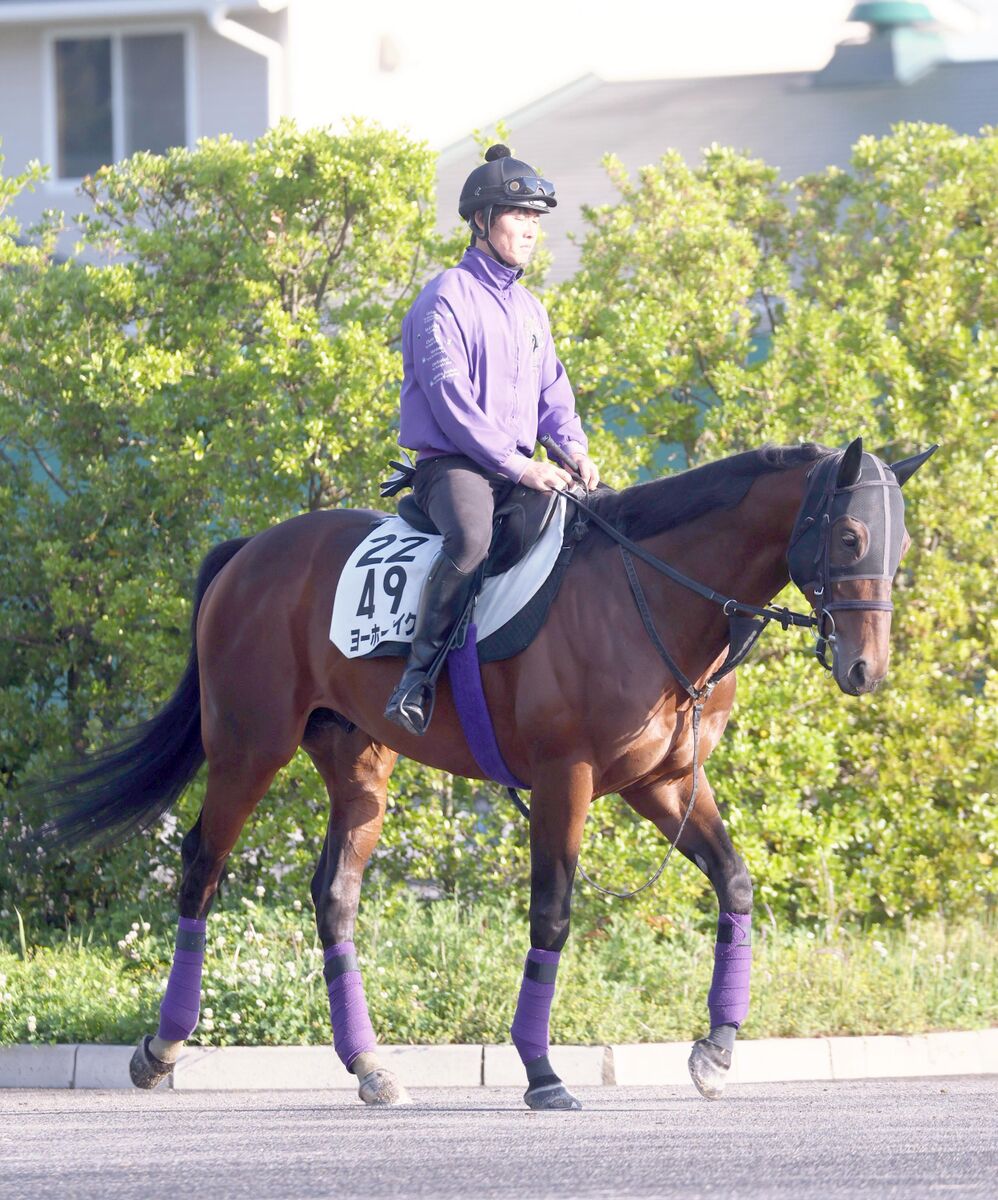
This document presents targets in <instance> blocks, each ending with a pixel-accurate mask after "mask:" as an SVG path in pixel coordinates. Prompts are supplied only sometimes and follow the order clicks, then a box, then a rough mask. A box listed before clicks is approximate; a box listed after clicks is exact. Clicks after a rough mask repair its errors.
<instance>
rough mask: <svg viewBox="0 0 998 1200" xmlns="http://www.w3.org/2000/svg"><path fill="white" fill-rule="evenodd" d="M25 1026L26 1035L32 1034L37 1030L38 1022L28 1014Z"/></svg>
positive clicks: (32, 1015)
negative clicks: (26, 1029)
mask: <svg viewBox="0 0 998 1200" xmlns="http://www.w3.org/2000/svg"><path fill="white" fill-rule="evenodd" d="M27 1026H28V1033H34V1032H35V1030H36V1029H37V1028H38V1020H37V1018H36V1017H35V1014H34V1013H28V1020H27Z"/></svg>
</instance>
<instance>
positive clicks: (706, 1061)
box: [623, 767, 752, 1100]
mask: <svg viewBox="0 0 998 1200" xmlns="http://www.w3.org/2000/svg"><path fill="white" fill-rule="evenodd" d="M623 795H624V799H625V800H627V802H628V803H629V804H630V805H631V806H632V807H633V808H634V809H635V810H636V811H637V812H639V813H641V815H642V816H644V817H647V818H648V819H649V820H650V821H652V822H653V823H654V824H655V825H657V826H658V828H659V829H660V830H661V831H662V833H664V834H665V836H666V837H667V838H668V839H669V840H670V841H672V840H673V839H674V838H675V836H676V834H677V832H678V830H679V824H680V822H681V820H682V816H683V813H684V811H685V809H686V805H687V804H688V803H689V795H690V780H689V779H686V780H683V781H680V782H660V783H656V784H652V785H650V786H645V787H641V788H635V789H632V790H630V791H627V792H625V793H623ZM677 849H679V850H680V851H681V853H683V854H684V855H685V856H686V857H687V858H688V859H690V860H691V861H692V862H694V863H696V865H697V866H698V867H699V868H700V870H701V871H703V873H704V874H705V875H706V876H707V878H708V879H709V880H710V882H711V884H712V885H713V888H714V892H715V894H716V895H717V905H718V909H719V912H718V918H717V939H716V942H715V945H714V975H713V979H712V980H711V985H710V991H709V993H708V994H707V1011H708V1014H709V1016H710V1032H709V1033H708V1034H707V1036H706V1037H705V1038H700V1039H699V1041H697V1042H696V1043H694V1046H693V1050H692V1053H691V1054H690V1061H689V1067H690V1075H691V1077H692V1079H693V1082H694V1083H695V1084H696V1086H697V1089H698V1090H699V1092H700V1094H701V1095H702V1096H705V1097H706V1098H707V1099H708V1100H719V1099H720V1098H721V1095H722V1094H723V1092H724V1085H725V1083H726V1081H727V1075H728V1071H729V1069H730V1067H731V1054H732V1051H733V1050H734V1047H735V1036H736V1034H737V1032H738V1029H739V1027H740V1026H741V1024H742V1022H743V1021H744V1020H745V1017H746V1015H747V1014H748V1007H749V978H750V974H751V970H752V879H751V877H750V876H749V873H748V870H747V869H746V867H745V863H744V862H743V861H742V859H741V857H740V856H739V855H738V854H737V853H736V852H735V849H734V847H733V846H732V844H731V839H730V838H729V837H728V833H727V830H726V829H725V828H724V823H723V821H722V820H721V816H720V813H719V812H718V811H717V805H716V803H715V801H714V795H713V792H712V791H711V788H710V784H709V783H708V782H707V775H706V773H705V772H704V770H703V768H702V767H701V768H700V775H699V779H698V781H697V797H696V804H695V806H694V809H693V815H692V816H691V817H690V820H689V823H688V824H687V826H686V828H685V830H684V831H683V836H682V838H681V839H680V842H679V845H678V847H677Z"/></svg>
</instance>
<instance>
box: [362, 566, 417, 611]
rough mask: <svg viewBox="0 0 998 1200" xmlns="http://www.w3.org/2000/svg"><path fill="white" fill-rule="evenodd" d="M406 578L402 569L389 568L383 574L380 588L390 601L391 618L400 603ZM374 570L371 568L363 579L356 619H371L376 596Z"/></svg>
mask: <svg viewBox="0 0 998 1200" xmlns="http://www.w3.org/2000/svg"><path fill="white" fill-rule="evenodd" d="M407 579H408V576H407V575H406V573H405V568H404V567H389V568H388V570H387V571H386V572H385V577H384V579H383V580H382V581H381V586H382V587H383V588H384V590H385V595H386V596H390V597H391V600H392V610H391V611H392V616H393V617H394V616H395V614H396V613H397V612H398V610H399V606H400V605H401V603H402V595H403V593H404V592H405V585H406V581H407ZM375 584H376V580H375V570H374V568H373V567H371V569H370V570H369V571H368V572H367V575H366V576H365V578H364V586H363V588H361V592H360V604H359V606H358V608H357V616H358V617H373V616H374V603H375V596H376V589H375Z"/></svg>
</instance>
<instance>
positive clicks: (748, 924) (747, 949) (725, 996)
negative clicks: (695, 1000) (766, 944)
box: [707, 912, 752, 1029]
mask: <svg viewBox="0 0 998 1200" xmlns="http://www.w3.org/2000/svg"><path fill="white" fill-rule="evenodd" d="M751 974H752V916H751V914H750V913H727V912H723V913H720V914H719V915H718V918H717V942H716V943H715V945H714V975H713V978H712V980H711V984H710V992H709V993H708V995H707V1011H708V1012H709V1013H710V1025H711V1028H712V1029H713V1028H714V1026H716V1025H734V1027H735V1028H736V1029H737V1028H738V1027H739V1026H740V1025H741V1023H742V1022H743V1021H744V1020H745V1017H746V1016H747V1015H748V1009H749V979H750V976H751Z"/></svg>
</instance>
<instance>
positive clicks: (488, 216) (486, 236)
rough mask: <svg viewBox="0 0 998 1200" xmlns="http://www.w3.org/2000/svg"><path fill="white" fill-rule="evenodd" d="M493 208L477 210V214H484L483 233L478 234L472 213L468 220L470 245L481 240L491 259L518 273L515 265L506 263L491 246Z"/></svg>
mask: <svg viewBox="0 0 998 1200" xmlns="http://www.w3.org/2000/svg"><path fill="white" fill-rule="evenodd" d="M494 208H495V205H494V204H490V205H489V206H488V207H487V208H484V209H479V210H478V211H479V212H481V213H484V233H480V232H479V230H478V223H477V222H476V220H475V213H472V214H471V216H470V217H469V218H468V224H469V225H470V226H471V232H472V239H471V244H472V246H474V245H475V243H476V242H477V241H478V240H479V238H481V239H482V240H483V241H484V242H485V244H486V246H488V248H489V250H491V252H492V257H493V258H494V259H495V260H496V262H499V263H502V265H503V266H504V267H509V269H510V270H511V271H518V270H520V268H519V267H518V266H517V265H516V263H511V262H507V261H506V260H505V259H504V258H503V256H502V255H501V254H500V253H499V251H498V250H497V249H496V248H495V246H494V245H493V244H492V238H491V236H490V235H491V233H492V210H493V209H494Z"/></svg>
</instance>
